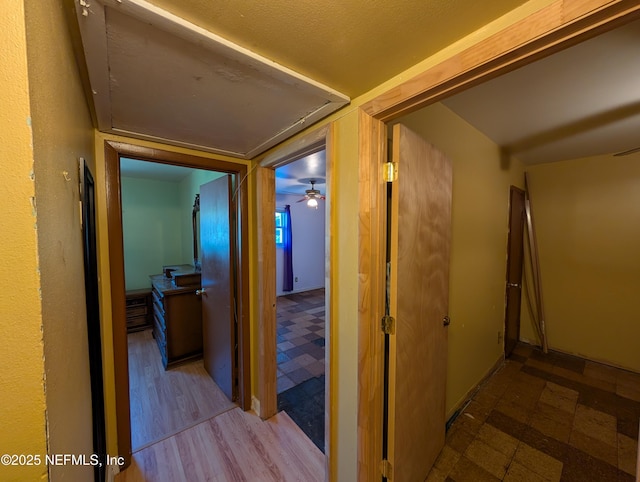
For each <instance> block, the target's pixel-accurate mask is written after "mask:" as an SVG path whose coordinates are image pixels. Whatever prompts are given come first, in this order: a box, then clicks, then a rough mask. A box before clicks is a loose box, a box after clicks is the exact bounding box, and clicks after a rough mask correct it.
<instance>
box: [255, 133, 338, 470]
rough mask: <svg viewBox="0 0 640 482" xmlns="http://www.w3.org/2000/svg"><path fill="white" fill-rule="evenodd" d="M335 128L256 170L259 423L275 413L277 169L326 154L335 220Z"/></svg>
mask: <svg viewBox="0 0 640 482" xmlns="http://www.w3.org/2000/svg"><path fill="white" fill-rule="evenodd" d="M332 139H333V124H329V125H326V126H323V127H322V128H320V129H317V130H314V131H312V132H310V133H309V134H307V135H305V136H302V137H300V138H298V139H296V140H295V141H294V142H292V143H291V144H288V145H287V146H284V147H283V148H281V149H279V150H276V151H275V152H273V153H272V154H270V155H269V156H267V157H265V158H264V159H263V160H262V161H261V162H260V164H259V167H257V168H256V172H257V199H258V215H257V220H258V221H257V224H258V229H257V239H258V267H259V269H258V297H259V303H260V305H259V309H258V312H259V314H258V353H259V354H260V355H259V356H260V360H258V365H259V376H258V394H259V397H260V417H261V418H263V419H267V418H269V417H272V416H273V415H275V414H276V413H277V409H278V407H277V405H278V402H277V398H278V395H277V380H276V376H277V374H276V372H277V361H276V326H277V324H276V262H275V256H276V245H275V239H274V236H273V233H274V231H275V219H274V212H275V206H276V204H275V198H276V194H275V190H276V184H275V169H276V168H277V167H280V166H284V165H286V164H288V163H290V162H294V161H296V160H298V159H301V158H302V157H305V156H308V155H310V154H312V153H314V152H318V151H320V150H322V149H323V148H324V149H325V150H326V176H325V177H326V186H327V199H326V202H325V209H326V211H325V219H326V220H331V219H333V218H334V216H335V213H334V212H333V209H334V206H335V204H333V203H332V201H331V200H332V197H333V191H332V190H333V186H334V181H333V167H332V166H333V163H332V159H333V158H334V151H333V149H334V146H333V142H332ZM329 233H330V229H327V230H326V241H325V300H326V302H327V306H326V309H325V326H326V327H325V332H326V333H325V337H326V344H325V444H324V445H325V464H326V477H327V478H326V480H335V478H336V476H337V466H336V464H335V457H333V456H332V454H333V453H334V452H333V451H334V450H335V447H336V446H337V445H336V437H335V434H336V433H337V431H336V430H335V428H334V427H335V424H334V417H333V416H332V413H333V406H334V404H333V403H331V400H332V398H331V396H332V394H333V393H336V389H335V384H336V381H335V377H332V376H331V373H332V371H333V370H334V369H336V367H335V363H334V362H333V359H332V357H331V353H332V350H333V346H334V341H333V339H334V337H333V330H332V329H331V320H332V319H334V316H333V315H334V311H335V302H334V297H335V296H334V294H333V290H332V279H333V275H332V268H333V262H332V253H333V248H332V245H331V237H330V235H329Z"/></svg>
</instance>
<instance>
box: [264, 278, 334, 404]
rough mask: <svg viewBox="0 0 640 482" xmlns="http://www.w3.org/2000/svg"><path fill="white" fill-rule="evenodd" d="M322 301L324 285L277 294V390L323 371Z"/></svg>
mask: <svg viewBox="0 0 640 482" xmlns="http://www.w3.org/2000/svg"><path fill="white" fill-rule="evenodd" d="M324 302H325V300H324V288H322V289H317V290H312V291H305V292H303V293H295V294H292V295H287V296H279V297H278V300H277V303H276V307H277V343H278V347H277V357H278V373H277V376H278V393H281V392H283V391H285V390H287V389H289V388H291V387H294V386H296V385H298V384H300V383H302V382H304V381H305V380H309V379H310V378H315V377H319V376H321V375H324Z"/></svg>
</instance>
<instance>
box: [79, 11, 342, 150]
mask: <svg viewBox="0 0 640 482" xmlns="http://www.w3.org/2000/svg"><path fill="white" fill-rule="evenodd" d="M76 14H77V18H78V24H79V29H80V35H81V38H82V45H83V49H84V56H85V60H86V63H87V70H88V74H89V82H90V86H91V91H92V93H93V101H94V107H95V114H96V119H97V124H98V125H97V127H98V129H99V130H100V131H103V132H110V133H114V134H121V135H126V136H130V137H135V138H141V139H147V140H154V141H159V142H163V143H167V144H175V145H183V146H188V147H194V148H197V149H203V150H207V151H212V152H217V153H220V154H225V155H229V156H233V157H238V158H243V159H250V158H253V157H255V156H256V155H258V154H260V153H262V152H264V151H266V150H267V149H269V148H270V147H272V146H274V145H276V144H277V143H278V142H281V141H282V140H284V139H286V138H288V137H291V136H292V135H294V134H296V133H297V132H300V131H301V130H302V129H304V128H305V127H307V126H308V125H310V124H312V123H314V122H316V121H317V120H319V119H321V118H323V117H325V116H327V115H329V114H331V113H332V112H334V111H336V110H338V109H339V108H340V107H342V106H344V105H346V104H347V103H348V102H349V98H348V97H346V96H344V95H343V94H341V93H339V92H336V91H334V90H332V89H330V88H328V87H326V86H324V85H321V84H319V83H318V82H315V81H313V80H311V79H309V78H306V77H304V76H302V75H300V74H298V73H296V72H293V71H291V70H289V69H287V68H286V67H283V66H281V65H278V64H276V63H275V62H272V61H270V60H268V59H265V58H264V57H261V56H259V55H257V54H255V53H253V52H250V51H248V50H246V49H243V48H241V47H238V46H236V45H234V44H232V43H230V42H228V41H226V40H224V39H222V38H221V37H218V36H217V35H215V34H213V33H211V32H209V31H206V30H204V29H202V28H200V27H198V26H196V25H194V24H191V23H189V22H187V21H185V20H183V19H181V18H179V17H176V16H175V15H173V14H171V13H169V12H167V11H165V10H161V9H159V8H157V7H155V6H153V5H151V4H149V3H147V2H144V1H142V0H120V1H118V0H99V1H98V0H93V1H91V2H88V1H85V0H77V2H76Z"/></svg>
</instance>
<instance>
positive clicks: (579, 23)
mask: <svg viewBox="0 0 640 482" xmlns="http://www.w3.org/2000/svg"><path fill="white" fill-rule="evenodd" d="M638 18H640V4H639V3H638V2H637V1H632V0H613V1H609V0H590V1H589V2H585V1H583V0H556V1H554V2H552V3H550V4H549V5H547V6H545V7H543V8H541V9H540V10H538V11H536V12H533V13H531V14H529V15H528V16H526V17H524V18H522V19H521V20H518V21H516V22H515V23H514V24H512V25H508V26H505V27H503V28H502V29H501V30H499V31H498V32H496V33H495V34H493V35H491V36H490V37H488V38H486V39H484V40H481V41H478V42H477V43H475V44H473V45H471V46H470V47H468V48H466V49H465V50H462V51H460V52H458V53H456V54H453V55H451V56H450V57H449V58H447V59H446V60H444V61H442V62H440V63H438V64H436V65H434V66H432V67H429V68H427V69H426V70H424V71H423V72H421V73H419V74H417V75H416V76H414V77H413V78H410V79H408V80H406V81H404V82H402V83H400V84H398V85H396V86H395V87H392V88H390V89H389V90H387V91H385V92H383V93H382V94H379V95H377V96H376V97H375V98H373V99H372V100H370V101H368V102H366V103H364V104H363V105H362V106H361V107H360V108H359V126H358V135H359V161H358V162H359V181H360V185H359V193H360V197H359V222H360V225H359V228H360V234H359V250H358V251H359V255H358V266H359V269H358V274H359V276H358V333H359V342H358V374H359V378H358V440H357V452H358V453H357V458H358V480H359V481H363V482H365V481H368V480H379V479H380V477H381V475H380V464H381V460H382V443H383V440H382V429H381V428H382V406H383V405H382V400H383V393H382V392H383V387H382V377H381V374H382V373H383V369H384V368H383V367H384V359H383V353H384V352H383V335H382V331H381V330H380V326H379V325H380V320H381V319H382V316H383V315H384V302H383V300H384V294H385V284H384V279H385V278H384V274H385V263H384V253H385V251H386V240H385V239H383V234H382V233H386V218H385V214H386V199H385V196H386V190H385V189H384V180H383V179H382V168H381V166H380V164H382V163H383V162H386V142H387V139H386V124H385V123H386V122H389V121H391V120H394V119H396V118H398V117H400V116H403V115H406V114H409V113H411V112H414V111H416V110H418V109H421V108H423V107H426V106H428V105H430V104H433V103H435V102H438V101H440V100H442V99H444V98H446V97H448V96H451V95H453V94H455V93H458V92H461V91H463V90H465V89H468V88H470V87H473V86H474V85H477V84H480V83H482V82H484V81H486V80H489V79H492V78H494V77H497V76H499V75H502V74H504V73H507V72H509V71H511V70H514V69H516V68H518V67H522V66H524V65H526V64H529V63H532V62H534V61H536V60H538V59H541V58H543V57H546V56H549V55H551V54H553V53H555V52H558V51H560V50H562V49H564V48H567V47H570V46H572V45H575V44H577V43H580V42H583V41H585V40H587V39H589V38H592V37H594V36H596V35H599V34H601V33H604V32H607V31H609V30H612V29H614V28H616V27H619V26H621V25H623V24H625V23H628V22H630V21H633V20H636V19H638Z"/></svg>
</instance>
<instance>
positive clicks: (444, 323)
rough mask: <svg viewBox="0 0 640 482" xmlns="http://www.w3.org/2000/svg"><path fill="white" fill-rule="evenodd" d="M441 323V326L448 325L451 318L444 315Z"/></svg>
mask: <svg viewBox="0 0 640 482" xmlns="http://www.w3.org/2000/svg"><path fill="white" fill-rule="evenodd" d="M442 324H443V326H449V325H450V324H451V318H449V316H448V315H446V316H445V317H444V318H442Z"/></svg>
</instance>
